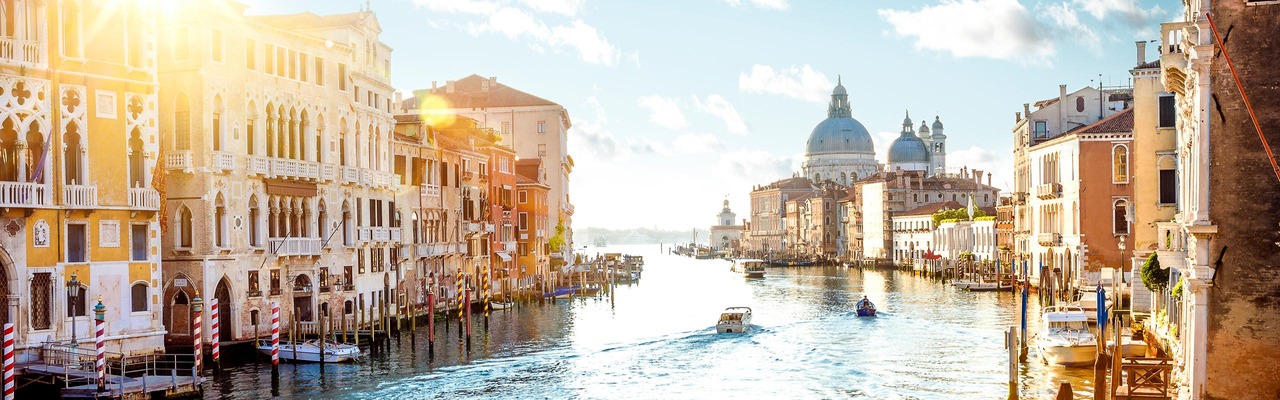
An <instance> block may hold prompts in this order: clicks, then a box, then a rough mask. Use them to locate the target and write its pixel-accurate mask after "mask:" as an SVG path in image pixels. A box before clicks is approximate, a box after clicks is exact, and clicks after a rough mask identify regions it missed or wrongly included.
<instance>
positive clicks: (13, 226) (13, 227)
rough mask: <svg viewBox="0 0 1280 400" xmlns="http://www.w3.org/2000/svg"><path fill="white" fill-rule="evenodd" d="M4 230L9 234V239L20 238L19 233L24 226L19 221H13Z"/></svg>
mask: <svg viewBox="0 0 1280 400" xmlns="http://www.w3.org/2000/svg"><path fill="white" fill-rule="evenodd" d="M4 230H5V231H6V232H9V237H14V236H18V232H21V231H22V224H19V223H18V221H17V220H12V219H11V220H9V223H8V224H5V226H4Z"/></svg>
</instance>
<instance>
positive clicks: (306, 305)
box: [293, 274, 315, 322]
mask: <svg viewBox="0 0 1280 400" xmlns="http://www.w3.org/2000/svg"><path fill="white" fill-rule="evenodd" d="M293 308H294V309H295V310H297V312H298V317H297V318H298V321H307V322H310V321H315V319H314V318H313V316H312V313H311V278H310V277H308V276H307V275H306V274H298V277H297V278H294V279H293Z"/></svg>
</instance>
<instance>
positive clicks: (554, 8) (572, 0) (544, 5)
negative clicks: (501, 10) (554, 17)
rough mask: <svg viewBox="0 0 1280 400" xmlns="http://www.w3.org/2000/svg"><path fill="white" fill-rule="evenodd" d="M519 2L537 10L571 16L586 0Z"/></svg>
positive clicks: (525, 0)
mask: <svg viewBox="0 0 1280 400" xmlns="http://www.w3.org/2000/svg"><path fill="white" fill-rule="evenodd" d="M520 2H521V3H524V5H526V6H528V7H529V8H532V9H534V11H537V12H544V13H552V14H560V15H565V16H570V17H572V16H574V15H577V14H578V12H579V11H581V10H582V5H583V3H586V0H520Z"/></svg>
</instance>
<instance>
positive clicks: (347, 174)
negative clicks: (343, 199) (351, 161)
mask: <svg viewBox="0 0 1280 400" xmlns="http://www.w3.org/2000/svg"><path fill="white" fill-rule="evenodd" d="M359 182H360V169H359V168H356V167H342V183H343V184H352V183H359Z"/></svg>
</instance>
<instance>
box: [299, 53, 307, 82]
mask: <svg viewBox="0 0 1280 400" xmlns="http://www.w3.org/2000/svg"><path fill="white" fill-rule="evenodd" d="M298 80H300V81H303V82H306V81H307V55H306V54H303V53H299V54H298Z"/></svg>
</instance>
